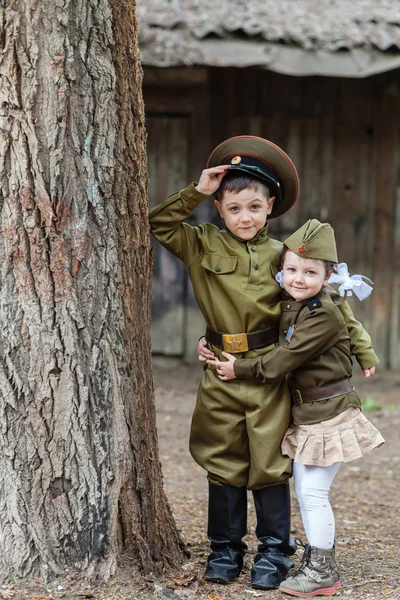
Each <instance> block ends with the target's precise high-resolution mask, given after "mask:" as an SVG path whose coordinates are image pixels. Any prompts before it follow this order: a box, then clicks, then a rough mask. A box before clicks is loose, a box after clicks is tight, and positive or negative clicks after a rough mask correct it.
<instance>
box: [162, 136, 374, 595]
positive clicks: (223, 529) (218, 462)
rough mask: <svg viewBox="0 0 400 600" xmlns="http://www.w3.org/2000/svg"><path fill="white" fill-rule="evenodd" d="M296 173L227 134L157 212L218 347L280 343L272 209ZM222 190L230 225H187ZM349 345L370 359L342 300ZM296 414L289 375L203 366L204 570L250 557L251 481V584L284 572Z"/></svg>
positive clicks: (283, 199) (195, 434)
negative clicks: (227, 376)
mask: <svg viewBox="0 0 400 600" xmlns="http://www.w3.org/2000/svg"><path fill="white" fill-rule="evenodd" d="M298 192H299V182H298V177H297V172H296V169H295V167H294V165H293V163H292V161H291V160H290V158H289V157H288V156H287V155H286V154H285V152H283V150H281V149H280V148H279V147H278V146H276V145H275V144H273V143H272V142H270V141H268V140H265V139H262V138H256V137H252V136H239V137H235V138H230V139H228V140H225V141H224V142H223V143H222V144H220V145H219V146H217V148H215V150H214V151H213V152H212V154H211V156H210V158H209V160H208V164H207V168H206V169H205V170H204V171H203V172H202V174H201V177H200V179H199V182H198V183H197V184H191V185H189V186H188V187H187V188H185V189H184V190H182V191H181V192H179V193H177V194H174V195H173V196H171V197H170V198H168V199H167V200H166V201H164V202H162V203H161V204H160V205H158V206H156V207H155V208H153V209H152V211H151V212H150V226H151V231H152V233H153V235H154V236H155V237H156V238H157V240H158V241H159V242H160V243H161V244H162V245H163V246H165V248H167V249H168V250H169V251H170V252H172V253H173V254H174V255H175V256H177V257H178V258H179V259H180V260H182V261H183V262H184V263H185V264H186V266H187V268H188V272H189V275H190V278H191V281H192V284H193V290H194V294H195V296H196V300H197V302H198V304H199V307H200V309H201V311H202V313H203V315H204V318H205V321H206V323H207V331H206V338H207V341H208V343H209V344H210V348H211V349H212V350H213V352H214V353H215V355H216V356H218V357H221V351H222V350H223V349H225V350H229V351H230V352H232V353H238V355H239V356H241V357H246V358H256V357H258V356H261V355H264V354H266V353H268V352H270V351H272V350H273V349H274V348H275V347H276V344H277V341H278V321H279V316H280V301H279V292H280V288H279V285H278V283H277V282H276V280H275V278H274V274H275V273H276V272H277V270H278V267H279V261H280V255H281V250H282V243H281V242H278V241H276V240H273V239H271V238H269V236H268V228H267V224H266V221H267V217H268V218H275V217H278V216H279V215H282V214H284V213H285V212H286V211H288V210H289V209H290V208H291V207H292V206H293V204H294V203H295V202H296V199H297V196H298ZM213 194H216V196H217V197H216V200H215V204H216V207H217V209H218V210H219V212H220V215H221V217H222V218H223V219H224V220H225V224H226V228H225V229H219V228H217V227H216V226H215V225H212V224H210V223H204V224H201V225H199V226H196V227H193V226H191V225H190V224H188V223H185V219H187V218H188V217H190V215H191V213H192V212H193V210H194V209H195V208H196V206H198V205H199V204H200V203H201V202H203V201H204V200H206V199H207V198H208V197H209V196H211V195H213ZM343 311H344V313H345V314H346V322H347V324H348V327H349V330H350V332H351V338H352V343H353V346H354V353H355V354H356V355H357V357H358V359H359V360H360V361H361V362H362V364H363V365H364V368H368V367H369V366H371V365H372V364H375V363H374V360H375V358H376V357H375V354H374V352H373V350H372V347H371V340H370V338H369V336H368V334H367V333H366V332H365V331H364V329H363V328H362V326H361V325H360V323H358V322H357V321H356V320H355V319H354V317H353V315H352V313H351V310H350V309H349V307H348V306H347V304H346V303H345V304H344V305H343ZM289 419H290V394H289V389H288V386H287V383H286V381H285V380H284V379H280V380H278V379H277V380H276V381H275V382H274V383H270V384H268V385H266V386H260V385H259V383H258V382H257V381H247V382H240V383H233V384H231V385H226V384H225V383H224V382H222V381H220V379H219V378H218V377H217V376H216V373H215V369H214V368H211V367H207V368H205V369H204V371H203V373H202V378H201V382H200V385H199V390H198V395H197V402H196V408H195V410H194V414H193V418H192V426H191V432H190V451H191V453H192V456H193V457H194V459H195V460H196V461H197V462H198V464H199V465H200V466H202V467H203V468H204V469H205V470H206V472H207V476H208V481H209V511H208V537H209V539H210V541H211V550H212V552H211V554H210V555H209V557H208V560H207V568H206V572H205V577H206V579H207V580H209V581H216V582H221V583H229V582H231V581H233V580H234V579H235V577H237V576H238V575H239V573H240V571H241V569H242V566H243V556H244V554H245V551H246V545H245V544H244V542H243V537H244V536H245V535H246V532H247V525H246V519H247V489H250V490H252V492H253V496H254V501H255V506H256V514H257V530H256V533H257V536H258V538H259V541H260V544H259V552H258V553H257V555H256V557H255V561H254V565H253V568H252V573H251V582H252V585H253V587H257V588H262V589H271V588H276V587H278V586H279V584H280V582H281V581H282V580H283V579H284V578H285V577H286V576H287V573H288V569H289V568H290V567H291V566H292V564H293V563H292V561H291V560H290V559H289V558H288V557H289V556H290V555H292V554H293V553H294V551H295V545H294V543H293V542H292V541H291V539H290V495H289V486H288V480H289V477H290V476H291V471H292V467H291V459H290V458H289V457H284V456H283V455H282V452H281V448H280V445H281V441H282V438H283V436H284V434H285V431H286V430H287V427H288V425H289Z"/></svg>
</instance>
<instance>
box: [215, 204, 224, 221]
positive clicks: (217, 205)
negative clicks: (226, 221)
mask: <svg viewBox="0 0 400 600" xmlns="http://www.w3.org/2000/svg"><path fill="white" fill-rule="evenodd" d="M214 204H215V206H216V207H217V210H218V212H219V216H220V217H221V219H223V218H224V217H223V216H222V208H221V202H220V201H219V200H214Z"/></svg>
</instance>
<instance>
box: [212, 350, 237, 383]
mask: <svg viewBox="0 0 400 600" xmlns="http://www.w3.org/2000/svg"><path fill="white" fill-rule="evenodd" d="M222 356H225V358H227V359H228V360H227V361H224V362H221V361H220V360H218V358H216V359H215V360H207V364H208V365H213V366H214V367H215V368H216V371H217V373H218V377H219V378H220V379H222V381H228V380H229V379H236V375H235V370H234V368H233V363H234V362H235V360H236V357H235V356H233V354H229V352H222Z"/></svg>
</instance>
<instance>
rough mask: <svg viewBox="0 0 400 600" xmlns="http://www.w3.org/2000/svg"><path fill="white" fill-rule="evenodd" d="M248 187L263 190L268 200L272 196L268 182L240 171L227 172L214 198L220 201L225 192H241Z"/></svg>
mask: <svg viewBox="0 0 400 600" xmlns="http://www.w3.org/2000/svg"><path fill="white" fill-rule="evenodd" d="M246 188H250V189H252V190H261V191H262V192H263V193H264V194H265V196H266V198H267V200H269V199H270V198H271V189H270V187H269V185H268V184H267V183H266V182H264V181H261V179H257V178H256V177H252V176H251V175H246V174H244V173H240V172H238V171H236V172H232V173H227V174H226V175H225V177H224V178H223V179H222V181H221V185H220V186H219V188H218V189H217V191H216V192H215V194H214V198H215V199H216V200H218V201H219V202H220V201H221V200H222V198H223V195H224V193H225V192H233V193H234V194H239V192H241V191H243V190H245V189H246Z"/></svg>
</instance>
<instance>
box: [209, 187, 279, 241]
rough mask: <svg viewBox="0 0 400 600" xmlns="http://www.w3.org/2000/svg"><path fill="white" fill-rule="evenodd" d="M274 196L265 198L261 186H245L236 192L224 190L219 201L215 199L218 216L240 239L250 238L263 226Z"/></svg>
mask: <svg viewBox="0 0 400 600" xmlns="http://www.w3.org/2000/svg"><path fill="white" fill-rule="evenodd" d="M274 200H275V197H272V198H270V199H268V198H267V196H266V195H265V193H264V191H263V190H262V189H261V188H258V186H257V189H253V188H245V189H244V190H242V191H241V192H238V193H237V194H236V193H234V192H225V193H224V195H223V198H222V199H221V201H220V202H218V200H215V206H216V207H217V209H218V212H219V214H220V217H221V218H222V219H223V220H224V221H225V225H226V226H227V228H228V229H229V231H230V232H231V233H233V234H234V235H236V237H238V238H239V239H241V240H244V241H247V240H252V239H253V238H254V237H255V236H256V235H257V233H258V232H259V231H260V229H262V228H263V227H264V226H265V223H266V220H267V217H268V215H270V214H271V211H272V208H273V206H274Z"/></svg>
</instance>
